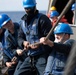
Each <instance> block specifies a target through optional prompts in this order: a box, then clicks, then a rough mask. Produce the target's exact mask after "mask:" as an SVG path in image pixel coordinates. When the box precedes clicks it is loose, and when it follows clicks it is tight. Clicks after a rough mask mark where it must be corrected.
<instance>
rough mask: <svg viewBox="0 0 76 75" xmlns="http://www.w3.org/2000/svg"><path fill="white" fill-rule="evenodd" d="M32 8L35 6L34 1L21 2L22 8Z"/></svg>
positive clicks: (25, 0)
mask: <svg viewBox="0 0 76 75" xmlns="http://www.w3.org/2000/svg"><path fill="white" fill-rule="evenodd" d="M34 6H36V1H35V0H23V7H24V8H28V7H34Z"/></svg>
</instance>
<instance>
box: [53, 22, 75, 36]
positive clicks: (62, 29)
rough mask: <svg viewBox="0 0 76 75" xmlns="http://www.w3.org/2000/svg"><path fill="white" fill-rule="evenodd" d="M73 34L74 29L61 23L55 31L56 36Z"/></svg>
mask: <svg viewBox="0 0 76 75" xmlns="http://www.w3.org/2000/svg"><path fill="white" fill-rule="evenodd" d="M63 33H65V34H70V35H71V34H73V30H72V28H71V27H70V26H69V25H68V24H66V23H60V24H58V26H56V28H55V29H54V34H63Z"/></svg>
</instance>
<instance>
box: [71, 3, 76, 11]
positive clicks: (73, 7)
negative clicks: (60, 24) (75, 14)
mask: <svg viewBox="0 0 76 75" xmlns="http://www.w3.org/2000/svg"><path fill="white" fill-rule="evenodd" d="M75 6H76V3H74V4H72V7H71V10H72V11H74V10H75Z"/></svg>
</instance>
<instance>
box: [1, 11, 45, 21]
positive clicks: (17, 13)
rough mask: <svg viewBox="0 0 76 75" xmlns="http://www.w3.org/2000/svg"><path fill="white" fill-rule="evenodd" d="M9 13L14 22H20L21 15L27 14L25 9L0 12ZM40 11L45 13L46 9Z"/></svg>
mask: <svg viewBox="0 0 76 75" xmlns="http://www.w3.org/2000/svg"><path fill="white" fill-rule="evenodd" d="M3 13H5V14H7V15H8V16H9V17H10V18H11V19H12V21H13V22H19V21H20V20H21V17H22V16H23V15H24V14H25V11H10V12H0V14H3ZM40 13H43V14H45V13H46V11H40Z"/></svg>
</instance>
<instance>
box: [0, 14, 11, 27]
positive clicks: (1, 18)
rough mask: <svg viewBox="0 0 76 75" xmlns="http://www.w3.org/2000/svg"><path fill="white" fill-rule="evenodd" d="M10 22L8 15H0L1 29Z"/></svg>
mask: <svg viewBox="0 0 76 75" xmlns="http://www.w3.org/2000/svg"><path fill="white" fill-rule="evenodd" d="M10 20H11V19H10V17H9V16H8V15H6V14H0V28H2V27H3V26H4V25H5V24H6V23H7V22H8V21H10Z"/></svg>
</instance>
